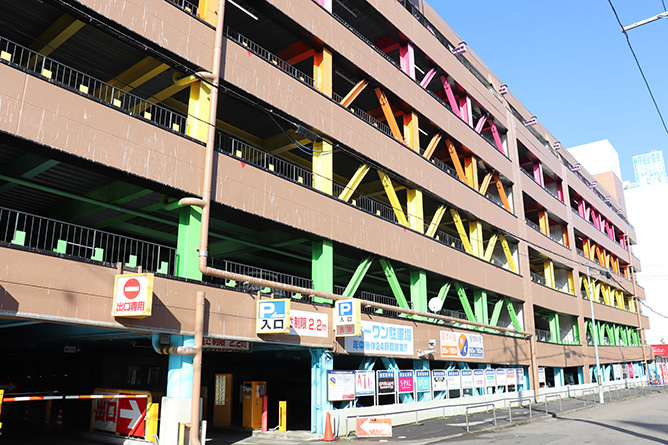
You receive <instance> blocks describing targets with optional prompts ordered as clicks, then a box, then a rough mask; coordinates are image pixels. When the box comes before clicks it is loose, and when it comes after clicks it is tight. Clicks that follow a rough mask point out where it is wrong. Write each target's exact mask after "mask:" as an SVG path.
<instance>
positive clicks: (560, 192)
mask: <svg viewBox="0 0 668 445" xmlns="http://www.w3.org/2000/svg"><path fill="white" fill-rule="evenodd" d="M557 197H558V198H559V201H561V202H564V183H563V182H558V183H557Z"/></svg>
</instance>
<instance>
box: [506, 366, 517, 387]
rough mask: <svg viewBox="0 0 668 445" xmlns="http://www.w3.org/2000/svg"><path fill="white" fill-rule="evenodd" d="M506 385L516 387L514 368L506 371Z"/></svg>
mask: <svg viewBox="0 0 668 445" xmlns="http://www.w3.org/2000/svg"><path fill="white" fill-rule="evenodd" d="M506 385H508V386H511V385H513V386H517V374H516V373H515V368H508V369H506Z"/></svg>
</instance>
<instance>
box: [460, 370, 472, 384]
mask: <svg viewBox="0 0 668 445" xmlns="http://www.w3.org/2000/svg"><path fill="white" fill-rule="evenodd" d="M462 388H463V389H473V371H472V370H470V369H463V370H462Z"/></svg>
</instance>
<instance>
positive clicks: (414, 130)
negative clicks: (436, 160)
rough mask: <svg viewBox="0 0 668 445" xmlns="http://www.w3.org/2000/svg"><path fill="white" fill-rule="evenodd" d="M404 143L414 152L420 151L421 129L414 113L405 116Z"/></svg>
mask: <svg viewBox="0 0 668 445" xmlns="http://www.w3.org/2000/svg"><path fill="white" fill-rule="evenodd" d="M404 142H405V143H406V145H408V146H409V147H410V148H412V149H413V151H417V152H419V151H420V127H419V124H418V115H417V114H416V113H414V112H411V113H406V114H404Z"/></svg>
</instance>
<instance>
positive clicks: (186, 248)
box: [176, 206, 202, 280]
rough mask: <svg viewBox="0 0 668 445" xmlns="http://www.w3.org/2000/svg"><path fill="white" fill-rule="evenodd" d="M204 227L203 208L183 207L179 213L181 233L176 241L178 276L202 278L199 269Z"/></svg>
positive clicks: (194, 278)
mask: <svg viewBox="0 0 668 445" xmlns="http://www.w3.org/2000/svg"><path fill="white" fill-rule="evenodd" d="M201 227H202V209H201V208H199V207H195V206H189V207H183V208H182V209H181V213H180V214H179V234H178V237H177V242H176V276H177V277H181V278H190V279H193V280H201V279H202V272H200V270H199V265H198V263H199V252H198V251H199V242H200V229H201Z"/></svg>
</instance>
